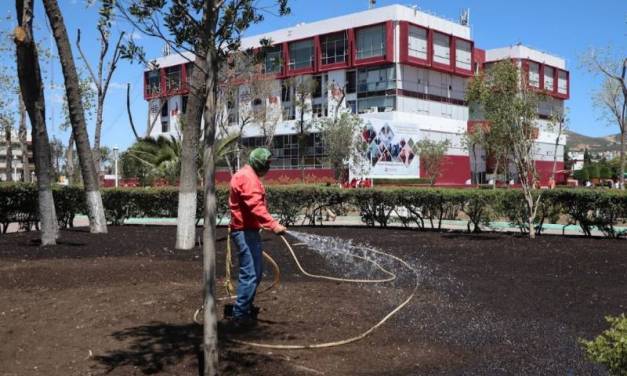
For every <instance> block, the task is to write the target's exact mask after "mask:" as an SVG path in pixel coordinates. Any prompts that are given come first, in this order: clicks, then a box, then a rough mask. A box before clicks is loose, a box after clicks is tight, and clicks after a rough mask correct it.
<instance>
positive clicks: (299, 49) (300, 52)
mask: <svg viewBox="0 0 627 376" xmlns="http://www.w3.org/2000/svg"><path fill="white" fill-rule="evenodd" d="M313 56H314V49H313V39H307V40H303V41H299V42H292V43H290V63H289V68H290V69H292V70H295V69H303V68H311V67H313Z"/></svg>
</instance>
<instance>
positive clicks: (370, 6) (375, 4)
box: [368, 0, 377, 9]
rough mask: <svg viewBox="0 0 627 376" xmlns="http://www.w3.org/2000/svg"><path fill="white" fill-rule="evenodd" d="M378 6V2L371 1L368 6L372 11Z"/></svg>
mask: <svg viewBox="0 0 627 376" xmlns="http://www.w3.org/2000/svg"><path fill="white" fill-rule="evenodd" d="M376 6H377V0H370V4H369V5H368V9H372V8H374V7H376Z"/></svg>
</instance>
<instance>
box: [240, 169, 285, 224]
mask: <svg viewBox="0 0 627 376" xmlns="http://www.w3.org/2000/svg"><path fill="white" fill-rule="evenodd" d="M229 209H231V224H230V227H231V230H233V231H239V230H258V229H260V228H264V229H270V230H273V229H274V228H275V227H276V226H278V225H279V222H278V221H277V220H275V219H274V218H272V216H271V215H270V213H269V212H268V208H267V206H266V190H265V189H264V187H263V184H261V180H259V177H258V176H257V174H256V173H255V170H253V168H252V167H250V166H249V165H246V166H244V167H243V168H241V169H240V170H239V171H237V172H236V173H235V175H233V177H232V178H231V184H230V189H229Z"/></svg>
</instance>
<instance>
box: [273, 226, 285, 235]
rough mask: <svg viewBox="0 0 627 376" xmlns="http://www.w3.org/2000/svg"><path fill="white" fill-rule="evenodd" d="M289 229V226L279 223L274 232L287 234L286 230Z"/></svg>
mask: <svg viewBox="0 0 627 376" xmlns="http://www.w3.org/2000/svg"><path fill="white" fill-rule="evenodd" d="M286 231H287V228H286V227H285V226H283V225H277V226H276V227H275V228H274V229H273V230H272V232H274V234H275V235H283V234H285V232H286Z"/></svg>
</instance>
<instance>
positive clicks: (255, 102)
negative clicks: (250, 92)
mask: <svg viewBox="0 0 627 376" xmlns="http://www.w3.org/2000/svg"><path fill="white" fill-rule="evenodd" d="M261 102H262V100H261V98H255V99H253V106H261Z"/></svg>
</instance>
